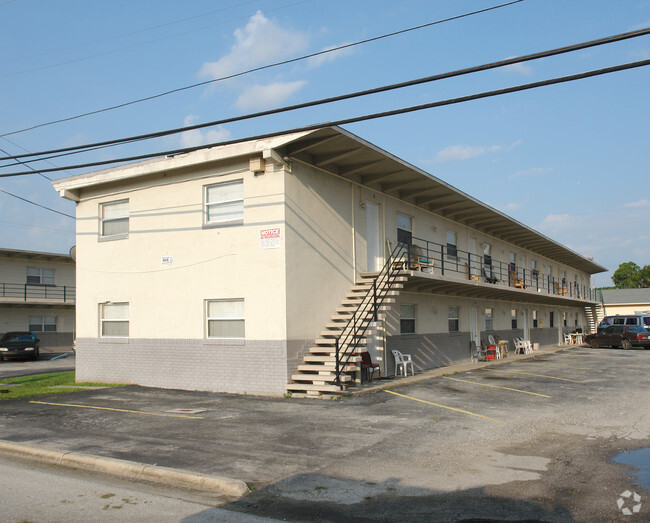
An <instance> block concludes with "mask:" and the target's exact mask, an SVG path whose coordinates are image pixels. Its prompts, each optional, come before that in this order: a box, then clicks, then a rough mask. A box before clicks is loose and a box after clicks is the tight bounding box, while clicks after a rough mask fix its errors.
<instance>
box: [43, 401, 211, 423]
mask: <svg viewBox="0 0 650 523" xmlns="http://www.w3.org/2000/svg"><path fill="white" fill-rule="evenodd" d="M30 403H37V404H39V405H54V406H55V407H76V408H79V409H96V410H110V411H113V412H128V413H129V414H147V415H149V416H162V417H165V418H190V419H203V417H202V416H182V415H180V414H162V413H158V412H145V411H143V410H127V409H113V408H111V407H94V406H92V405H75V404H73V403H50V402H48V401H30Z"/></svg>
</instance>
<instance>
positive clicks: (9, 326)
mask: <svg viewBox="0 0 650 523" xmlns="http://www.w3.org/2000/svg"><path fill="white" fill-rule="evenodd" d="M75 291H76V288H75V262H74V260H73V258H72V257H71V256H70V255H66V254H53V253H47V252H32V251H23V250H15V249H0V333H5V332H10V331H32V332H33V333H34V334H36V335H37V336H38V337H39V338H40V340H41V346H42V347H54V348H56V347H67V348H70V347H72V341H73V339H74V320H75Z"/></svg>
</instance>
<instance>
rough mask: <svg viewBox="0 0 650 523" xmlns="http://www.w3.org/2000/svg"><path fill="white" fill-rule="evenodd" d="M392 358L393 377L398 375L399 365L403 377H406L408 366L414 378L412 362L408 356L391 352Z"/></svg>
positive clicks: (398, 352)
mask: <svg viewBox="0 0 650 523" xmlns="http://www.w3.org/2000/svg"><path fill="white" fill-rule="evenodd" d="M391 352H392V353H393V357H394V358H395V375H396V376H399V375H400V365H401V367H402V373H403V374H404V376H405V377H406V376H408V366H409V365H410V366H411V373H412V374H413V376H415V369H414V368H413V360H412V359H411V355H410V354H402V353H401V352H400V351H398V350H392V351H391Z"/></svg>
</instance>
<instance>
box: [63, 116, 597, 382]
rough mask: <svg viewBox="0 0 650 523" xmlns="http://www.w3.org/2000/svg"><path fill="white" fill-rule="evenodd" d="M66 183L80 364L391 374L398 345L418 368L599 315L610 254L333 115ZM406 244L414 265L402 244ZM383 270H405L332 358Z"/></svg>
mask: <svg viewBox="0 0 650 523" xmlns="http://www.w3.org/2000/svg"><path fill="white" fill-rule="evenodd" d="M53 185H54V187H55V188H56V189H57V190H58V191H59V193H60V194H61V196H63V197H65V198H68V199H70V200H73V201H75V202H77V253H78V255H77V265H78V271H77V280H78V293H77V300H78V307H77V378H78V379H81V380H92V381H112V382H128V383H137V384H141V385H146V386H156V387H166V388H178V389H193V390H211V391H225V392H238V393H242V392H247V393H258V394H281V393H283V392H285V391H286V390H287V389H289V390H291V391H294V392H301V391H302V392H307V393H310V394H319V393H323V392H330V391H334V390H339V389H338V388H337V385H336V383H337V378H338V379H340V380H341V381H342V382H344V383H345V380H350V376H354V374H352V373H351V372H350V373H349V374H348V373H347V371H353V370H354V369H355V368H358V361H359V359H360V358H359V357H358V356H357V354H358V353H359V352H361V351H364V350H365V348H364V347H367V348H368V352H369V353H370V355H371V358H372V360H373V361H375V362H378V363H379V364H380V365H381V367H382V374H384V375H386V374H391V373H392V372H393V371H394V367H393V365H394V362H393V357H392V355H391V353H390V350H392V349H399V350H402V351H403V352H408V353H410V354H412V356H413V358H414V360H415V363H416V369H419V370H422V369H426V368H432V367H437V366H443V365H448V364H451V363H455V362H460V361H469V360H470V356H471V354H470V341H471V340H474V341H475V342H477V343H480V342H481V341H482V340H485V339H486V337H487V335H488V334H499V335H500V336H501V337H502V338H506V339H512V338H514V337H516V336H520V337H522V336H523V337H526V338H529V339H531V340H532V341H533V342H535V343H540V344H541V345H549V344H556V343H558V341H559V340H560V339H561V336H562V333H563V332H564V331H571V330H575V329H576V328H580V327H582V328H586V326H587V318H586V310H591V308H592V307H594V306H595V305H596V304H597V303H598V302H597V300H595V299H594V294H593V292H592V290H591V289H590V288H589V283H590V276H591V274H594V273H598V272H602V271H604V270H605V269H604V268H603V267H601V266H600V265H597V264H596V263H594V262H593V261H591V260H589V259H587V258H585V257H583V256H580V255H578V254H576V253H575V252H573V251H571V250H569V249H567V248H566V247H563V246H562V245H559V244H558V243H556V242H554V241H553V240H550V239H549V238H547V237H545V236H543V235H542V234H540V233H538V232H536V231H534V230H532V229H530V228H529V227H526V226H525V225H522V224H521V223H519V222H517V221H515V220H513V219H511V218H509V217H507V216H506V215H504V214H502V213H501V212H499V211H497V210H495V209H493V208H491V207H489V206H487V205H485V204H483V203H481V202H479V201H478V200H476V199H474V198H472V197H470V196H468V195H466V194H464V193H462V192H461V191H459V190H457V189H455V188H453V187H451V186H450V185H448V184H446V183H445V182H443V181H441V180H439V179H437V178H435V177H433V176H431V175H430V174H428V173H426V172H423V171H421V170H420V169H418V168H416V167H414V166H412V165H409V164H408V163H406V162H404V161H402V160H400V159H398V158H396V157H394V156H392V155H390V154H389V153H387V152H385V151H383V150H381V149H379V148H377V147H375V146H374V145H372V144H370V143H368V142H365V141H364V140H362V139H360V138H358V137H356V136H354V135H352V134H351V133H349V132H347V131H344V130H342V129H340V128H323V129H319V130H316V131H310V132H300V133H294V134H288V135H282V136H277V137H273V138H268V139H260V140H254V141H248V142H242V143H235V144H231V145H224V146H219V147H213V148H204V149H201V150H197V151H194V152H190V153H187V154H182V155H176V156H170V157H165V158H159V159H154V160H151V161H146V162H140V163H135V164H130V165H125V166H121V167H117V168H113V169H108V170H105V171H100V172H94V173H89V174H83V175H79V176H73V177H69V178H65V179H61V180H57V181H55V182H53ZM400 249H401V250H400ZM405 252H406V256H408V255H409V252H410V255H411V257H412V256H413V255H415V254H417V256H418V260H416V261H418V263H417V264H412V263H411V261H410V260H409V261H407V262H406V263H401V262H400V263H397V261H398V260H396V259H393V258H391V256H392V255H394V256H398V255H399V256H404V253H405ZM432 266H433V267H432ZM419 269H421V270H419ZM377 274H380V275H384V276H386V275H390V276H391V277H393V280H391V281H392V282H393V285H392V286H390V288H388V287H386V286H382V288H381V289H380V290H379V293H380V294H381V296H386V301H385V302H384V303H383V304H382V305H381V306H380V307H378V309H379V311H378V312H379V314H378V316H377V321H374V322H373V323H372V325H371V328H370V331H368V333H364V335H363V336H359V337H360V338H363V339H362V340H361V343H362V344H363V345H362V346H361V347H354V348H353V349H351V348H350V346H349V345H345V343H344V341H341V340H339V341H340V343H343V346H342V347H340V350H342V351H344V352H346V351H347V352H350V351H353V352H354V354H355V355H354V356H352V357H351V359H349V360H348V361H347V364H346V362H340V363H339V365H338V366H337V362H336V361H335V357H334V354H335V349H334V346H335V341H334V340H335V338H337V337H338V336H339V334H341V332H342V331H345V328H344V327H341V325H345V323H346V322H347V320H348V319H349V318H350V317H352V316H353V310H354V309H355V308H356V306H357V304H358V303H362V302H364V299H362V298H359V297H358V296H359V295H360V293H365V289H368V288H371V286H372V282H373V280H375V278H376V277H377ZM381 278H383V276H381ZM381 281H385V280H381ZM357 282H362V283H361V284H359V285H357ZM348 295H349V296H348ZM366 302H367V300H366ZM363 321H364V322H366V323H367V321H369V320H368V319H367V318H364V320H363ZM366 334H369V335H368V336H366ZM346 359H347V355H346ZM356 377H357V378H358V373H357V374H356Z"/></svg>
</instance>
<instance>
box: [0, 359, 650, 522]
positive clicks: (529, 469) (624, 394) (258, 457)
mask: <svg viewBox="0 0 650 523" xmlns="http://www.w3.org/2000/svg"><path fill="white" fill-rule="evenodd" d="M536 356H537V357H534V358H530V359H526V360H523V359H522V360H517V361H513V362H506V363H505V364H502V365H490V366H487V367H483V368H476V369H471V370H467V371H464V372H458V373H455V372H453V369H450V373H448V374H447V375H443V376H438V377H432V378H430V379H425V380H421V381H417V382H416V383H412V384H407V385H404V384H403V383H404V381H403V380H399V379H395V380H386V381H385V382H382V385H383V386H385V388H384V389H383V390H380V391H376V392H372V393H368V394H364V395H361V396H358V397H352V398H347V399H343V400H339V401H318V400H307V399H285V398H261V397H255V396H235V395H227V394H210V393H203V392H187V391H170V390H161V389H145V388H142V387H137V386H127V387H122V388H118V389H102V390H92V391H82V392H77V393H73V394H58V395H56V396H42V397H38V398H28V399H23V400H10V401H5V402H2V404H1V406H2V408H1V410H0V431H1V433H2V434H3V436H2V439H4V440H8V441H14V442H22V443H28V444H31V445H41V446H43V447H46V448H52V449H63V450H71V451H76V452H84V453H89V454H94V455H98V456H106V457H113V458H120V459H126V460H133V461H138V462H144V463H152V464H154V463H155V464H157V465H161V466H165V467H172V468H182V469H186V470H193V471H196V472H200V473H205V474H216V475H222V476H228V477H232V478H237V479H242V480H244V481H246V482H247V483H249V484H250V485H252V486H253V488H254V489H255V490H254V491H253V492H251V493H250V494H249V495H248V496H246V497H244V498H242V499H241V500H239V501H236V502H233V503H230V504H228V505H227V508H229V509H231V510H237V511H242V512H248V513H251V514H256V515H261V516H271V517H275V518H278V519H283V518H286V519H288V520H290V521H334V520H341V519H346V520H349V521H354V520H359V521H361V520H365V521H367V520H376V521H400V520H403V521H410V520H421V519H435V520H441V521H463V520H472V519H473V518H474V519H475V518H483V519H486V518H487V519H489V518H492V519H497V520H498V519H513V518H514V519H520V520H525V519H531V520H541V521H575V520H583V521H615V520H618V519H620V520H625V521H632V520H631V519H625V516H623V515H622V513H621V511H620V509H619V507H618V506H617V499H618V497H619V496H618V495H619V494H620V493H621V492H624V491H626V490H633V491H634V492H637V493H639V494H640V495H641V496H642V497H644V499H645V500H646V503H645V505H643V508H642V510H641V513H639V515H638V516H639V517H641V516H643V517H644V518H645V520H647V519H648V514H650V510H649V509H650V492H649V491H648V490H647V487H646V488H644V487H643V486H642V485H640V484H639V482H638V480H636V479H635V476H634V471H633V469H632V468H631V467H629V466H626V465H622V464H618V463H614V462H612V461H611V460H610V458H612V457H613V456H615V455H616V454H617V453H619V452H621V451H625V450H631V449H639V448H644V447H648V446H650V416H649V415H648V414H649V413H648V400H647V398H648V392H649V391H650V386H649V385H650V377H649V376H650V374H649V373H648V370H649V369H650V351H643V350H631V351H621V350H612V349H599V350H593V349H589V348H575V349H567V350H563V351H560V352H557V353H549V354H543V353H542V354H539V355H536ZM208 510H209V509H208ZM634 517H636V516H634ZM641 520H642V519H639V521H641Z"/></svg>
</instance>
